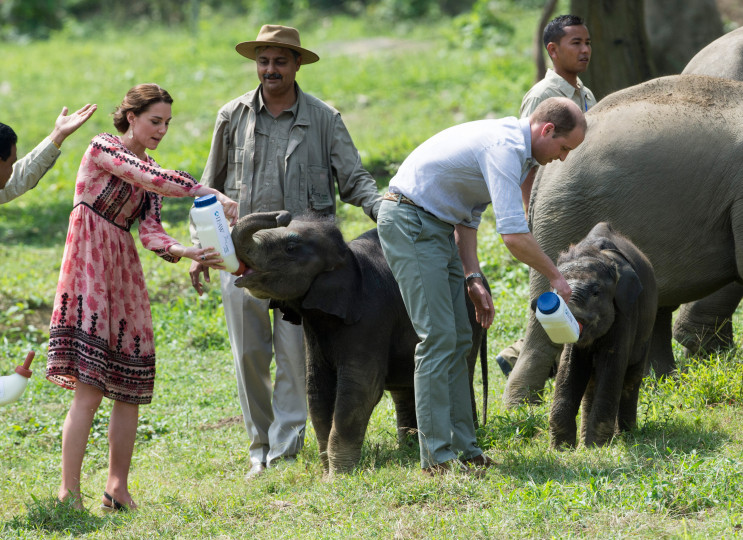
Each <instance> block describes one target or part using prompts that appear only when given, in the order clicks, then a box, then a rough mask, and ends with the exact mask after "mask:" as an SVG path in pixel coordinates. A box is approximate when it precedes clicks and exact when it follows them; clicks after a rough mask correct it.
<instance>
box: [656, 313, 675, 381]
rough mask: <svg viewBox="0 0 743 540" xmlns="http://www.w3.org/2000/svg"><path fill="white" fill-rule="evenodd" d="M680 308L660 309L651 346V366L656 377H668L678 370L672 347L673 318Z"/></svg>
mask: <svg viewBox="0 0 743 540" xmlns="http://www.w3.org/2000/svg"><path fill="white" fill-rule="evenodd" d="M676 307H678V306H670V307H669V306H665V307H659V308H658V313H657V314H656V316H655V325H654V326H653V337H652V340H651V344H650V365H651V366H652V368H653V371H655V376H656V377H663V376H668V375H670V374H671V373H673V372H674V371H675V370H676V360H675V359H674V358H673V349H672V347H671V318H672V316H673V310H675V309H676Z"/></svg>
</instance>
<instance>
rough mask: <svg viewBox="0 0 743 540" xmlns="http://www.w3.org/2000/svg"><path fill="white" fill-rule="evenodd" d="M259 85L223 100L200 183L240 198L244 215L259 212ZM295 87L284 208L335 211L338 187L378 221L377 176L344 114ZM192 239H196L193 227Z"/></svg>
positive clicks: (298, 211) (346, 198)
mask: <svg viewBox="0 0 743 540" xmlns="http://www.w3.org/2000/svg"><path fill="white" fill-rule="evenodd" d="M260 88H261V87H260V86H259V87H258V88H256V89H255V90H252V91H251V92H248V93H247V94H245V95H243V96H240V97H238V98H236V99H233V100H232V101H230V102H229V103H227V104H226V105H224V106H223V107H222V108H221V109H220V110H219V113H218V114H217V122H216V125H215V126H214V134H213V137H212V147H211V151H210V152H209V158H208V159H207V162H206V166H205V168H204V174H203V176H202V177H201V183H202V184H204V185H206V186H210V187H213V188H215V189H217V190H219V191H221V192H222V193H224V194H225V195H227V196H228V197H230V198H232V199H234V200H236V201H238V203H239V207H240V216H241V217H242V216H245V215H247V214H250V213H253V212H255V211H258V208H257V207H255V206H254V205H255V201H254V197H253V193H252V186H253V174H254V171H255V164H254V155H255V124H256V111H257V110H258V107H259V99H258V92H260ZM296 89H297V103H298V107H297V114H296V117H295V119H294V123H293V125H292V127H291V129H290V131H289V143H288V145H287V149H286V156H285V157H284V166H285V178H284V194H283V208H272V209H270V211H276V210H288V211H289V212H291V213H292V214H293V215H299V214H302V213H304V212H306V211H308V210H310V211H313V212H316V213H320V214H334V213H335V189H336V185H337V187H338V193H339V195H340V200H341V201H343V202H346V203H349V204H353V205H355V206H360V207H362V208H363V210H364V212H365V213H366V214H367V215H368V216H369V217H371V218H372V219H374V220H376V216H377V211H378V210H379V205H380V204H381V202H382V199H381V196H380V194H379V191H378V190H377V185H376V182H375V181H374V178H372V176H371V175H370V174H369V173H368V172H367V171H366V170H365V169H364V168H363V167H362V166H361V157H360V156H359V152H358V150H357V149H356V147H355V146H354V144H353V141H352V140H351V136H350V134H349V133H348V130H347V129H346V126H345V124H344V123H343V120H342V119H341V115H340V113H339V112H338V111H337V110H335V109H334V108H332V107H330V106H329V105H327V104H326V103H324V102H322V101H321V100H319V99H317V98H315V97H313V96H311V95H309V94H305V93H304V92H302V90H301V89H300V88H299V86H297V87H296ZM191 239H192V240H193V241H194V244H197V245H198V242H197V241H196V234H195V229H194V227H193V226H192V227H191Z"/></svg>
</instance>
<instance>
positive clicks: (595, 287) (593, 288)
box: [591, 285, 601, 296]
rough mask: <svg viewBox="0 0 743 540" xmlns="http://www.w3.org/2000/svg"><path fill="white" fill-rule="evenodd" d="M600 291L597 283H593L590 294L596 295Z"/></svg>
mask: <svg viewBox="0 0 743 540" xmlns="http://www.w3.org/2000/svg"><path fill="white" fill-rule="evenodd" d="M600 292H601V290H600V289H599V286H598V285H594V286H593V287H591V294H592V295H593V296H598V295H599V293H600Z"/></svg>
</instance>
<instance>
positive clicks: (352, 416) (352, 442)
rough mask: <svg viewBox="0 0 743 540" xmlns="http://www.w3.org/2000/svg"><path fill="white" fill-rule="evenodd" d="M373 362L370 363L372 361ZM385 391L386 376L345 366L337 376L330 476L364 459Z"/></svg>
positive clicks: (329, 445) (346, 469)
mask: <svg viewBox="0 0 743 540" xmlns="http://www.w3.org/2000/svg"><path fill="white" fill-rule="evenodd" d="M369 363H371V362H369ZM383 391H384V377H383V376H381V375H380V374H375V373H368V369H367V370H365V369H351V368H350V367H349V366H344V368H343V369H342V370H341V372H340V375H339V377H338V389H337V392H336V401H335V411H334V414H333V427H332V429H331V430H330V436H329V437H328V462H329V465H330V475H331V476H332V475H333V474H335V473H349V472H351V471H353V469H354V467H356V465H357V464H358V462H359V459H360V458H361V446H362V445H363V443H364V435H365V434H366V427H367V425H368V424H369V418H370V417H371V414H372V411H373V410H374V406H375V405H376V404H377V403H379V400H380V399H381V398H382V393H383Z"/></svg>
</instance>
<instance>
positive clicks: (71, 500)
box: [57, 489, 85, 510]
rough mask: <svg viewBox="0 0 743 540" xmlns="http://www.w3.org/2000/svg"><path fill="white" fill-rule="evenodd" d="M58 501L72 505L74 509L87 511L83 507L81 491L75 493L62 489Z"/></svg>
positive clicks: (58, 494)
mask: <svg viewBox="0 0 743 540" xmlns="http://www.w3.org/2000/svg"><path fill="white" fill-rule="evenodd" d="M57 500H58V501H59V502H61V503H66V504H70V505H72V507H73V508H76V509H78V510H84V509H85V507H84V506H83V497H82V494H81V493H80V492H79V491H78V492H73V491H72V490H70V489H67V490H63V489H60V490H59V492H58V493H57Z"/></svg>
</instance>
